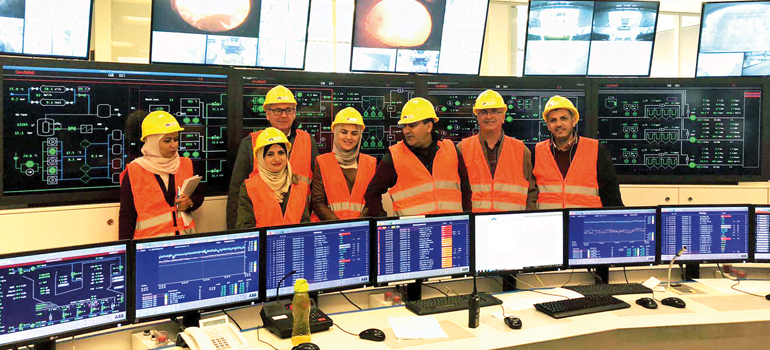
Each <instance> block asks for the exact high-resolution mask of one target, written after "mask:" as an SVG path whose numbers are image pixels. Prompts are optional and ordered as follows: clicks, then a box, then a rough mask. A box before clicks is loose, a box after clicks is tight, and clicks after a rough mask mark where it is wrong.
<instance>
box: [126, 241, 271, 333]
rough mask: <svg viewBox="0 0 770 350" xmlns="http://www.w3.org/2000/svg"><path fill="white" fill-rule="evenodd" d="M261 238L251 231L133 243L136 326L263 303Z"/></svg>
mask: <svg viewBox="0 0 770 350" xmlns="http://www.w3.org/2000/svg"><path fill="white" fill-rule="evenodd" d="M259 237H260V231H259V230H258V229H253V230H246V231H237V232H223V233H215V234H204V235H192V236H180V237H164V238H155V239H149V240H141V241H135V243H134V251H135V259H134V261H135V265H136V269H135V271H136V277H135V278H134V288H135V289H134V290H135V291H136V292H135V302H136V304H135V305H136V316H135V318H136V320H138V321H147V320H151V319H158V318H163V317H169V316H176V315H184V314H194V315H193V316H192V318H195V317H197V316H198V314H197V313H198V312H200V311H206V310H218V309H222V308H225V307H232V306H236V305H241V304H249V303H251V304H253V303H255V302H257V301H259V299H260V297H259V268H260V265H259V245H260V243H259ZM185 321H187V320H185Z"/></svg>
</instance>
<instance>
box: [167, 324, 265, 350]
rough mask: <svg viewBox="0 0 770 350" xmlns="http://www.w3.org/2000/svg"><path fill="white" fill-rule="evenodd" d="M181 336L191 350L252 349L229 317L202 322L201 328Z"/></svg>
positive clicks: (188, 329)
mask: <svg viewBox="0 0 770 350" xmlns="http://www.w3.org/2000/svg"><path fill="white" fill-rule="evenodd" d="M179 335H180V336H181V337H182V339H184V341H185V343H187V346H188V347H189V348H190V349H191V350H218V349H223V350H224V349H228V350H246V349H251V346H249V342H247V341H246V338H244V337H243V334H241V332H240V331H239V330H238V328H235V325H233V324H232V323H230V320H229V318H228V317H227V316H219V317H212V318H208V319H205V320H201V321H200V328H198V327H188V328H187V329H185V331H184V333H179Z"/></svg>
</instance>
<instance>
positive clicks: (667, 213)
mask: <svg viewBox="0 0 770 350" xmlns="http://www.w3.org/2000/svg"><path fill="white" fill-rule="evenodd" d="M749 222H750V207H749V206H748V205H740V206H735V205H719V206H681V207H661V208H660V233H661V237H660V240H661V241H660V243H661V248H660V254H661V255H660V259H661V261H662V262H668V261H670V260H671V259H673V258H674V256H675V255H676V253H677V252H679V250H681V249H682V247H687V251H685V252H684V254H682V255H681V256H680V257H679V258H677V261H681V262H696V263H697V262H704V263H705V262H727V261H746V260H748V258H749V227H750V224H749Z"/></svg>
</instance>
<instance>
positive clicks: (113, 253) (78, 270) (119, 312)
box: [0, 242, 130, 349]
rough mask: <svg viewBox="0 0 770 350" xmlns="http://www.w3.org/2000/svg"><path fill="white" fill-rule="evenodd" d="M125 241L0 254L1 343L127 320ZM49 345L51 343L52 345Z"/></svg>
mask: <svg viewBox="0 0 770 350" xmlns="http://www.w3.org/2000/svg"><path fill="white" fill-rule="evenodd" d="M127 248H128V247H127V244H126V243H125V242H112V243H108V244H99V245H92V246H80V247H68V248H57V249H51V250H47V251H40V252H29V253H20V254H13V255H6V256H1V257H0V348H3V349H6V348H10V347H11V346H12V345H13V347H14V348H15V346H20V345H26V344H32V343H41V342H43V343H49V345H52V344H50V342H52V341H51V340H50V339H51V338H53V339H55V338H57V337H63V336H71V335H76V334H81V333H85V332H89V331H94V330H98V329H101V328H107V327H110V326H114V325H117V324H121V323H126V322H127V321H128V316H127V311H128V309H127V307H126V303H127V301H128V296H130V295H129V294H128V293H129V292H128V290H127V286H128V285H129V284H128V282H127V279H126V276H128V275H129V263H128V260H127V259H128V254H127V251H128V249H127ZM51 348H52V347H51Z"/></svg>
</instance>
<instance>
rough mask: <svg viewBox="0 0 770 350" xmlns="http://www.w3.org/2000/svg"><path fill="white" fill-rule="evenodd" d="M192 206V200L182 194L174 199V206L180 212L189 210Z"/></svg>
mask: <svg viewBox="0 0 770 350" xmlns="http://www.w3.org/2000/svg"><path fill="white" fill-rule="evenodd" d="M192 205H193V202H192V200H191V199H190V197H188V196H187V195H186V194H183V195H181V196H180V197H179V198H177V199H176V206H177V208H178V209H179V210H180V211H185V210H187V209H190V207H192Z"/></svg>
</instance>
